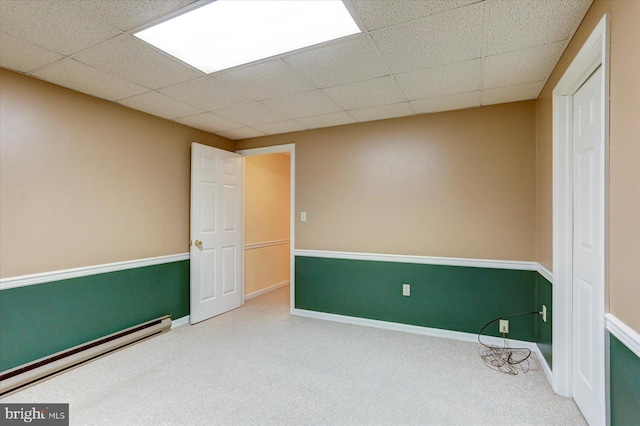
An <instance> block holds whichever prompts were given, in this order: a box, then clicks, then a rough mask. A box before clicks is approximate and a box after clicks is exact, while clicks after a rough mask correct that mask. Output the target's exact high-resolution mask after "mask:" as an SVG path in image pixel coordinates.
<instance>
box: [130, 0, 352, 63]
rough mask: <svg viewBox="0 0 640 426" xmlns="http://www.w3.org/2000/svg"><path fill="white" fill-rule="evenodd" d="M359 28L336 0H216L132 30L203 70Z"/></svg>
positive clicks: (330, 37)
mask: <svg viewBox="0 0 640 426" xmlns="http://www.w3.org/2000/svg"><path fill="white" fill-rule="evenodd" d="M359 32H361V31H360V29H359V28H358V25H356V23H355V22H354V21H353V18H352V17H351V14H349V11H348V10H347V8H346V7H345V5H344V4H343V3H342V1H340V0H217V1H215V2H212V3H209V4H206V5H205V6H202V7H199V8H197V9H194V10H192V11H190V12H187V13H184V14H182V15H179V16H177V17H175V18H173V19H170V20H168V21H165V22H162V23H160V24H157V25H155V26H153V27H150V28H147V29H146V30H142V31H140V32H138V33H136V34H134V35H135V36H136V37H138V38H140V39H142V40H144V41H146V42H147V43H149V44H151V45H153V46H155V47H157V48H158V49H160V50H163V51H165V52H167V53H168V54H170V55H172V56H175V57H176V58H178V59H180V60H182V61H184V62H186V63H187V64H189V65H191V66H193V67H195V68H197V69H199V70H201V71H203V72H205V73H207V74H208V73H212V72H215V71H220V70H224V69H227V68H232V67H235V66H238V65H242V64H247V63H249V62H253V61H257V60H259V59H264V58H269V57H271V56H275V55H279V54H282V53H286V52H291V51H293V50H296V49H301V48H303V47H307V46H312V45H314V44H318V43H323V42H326V41H329V40H335V39H337V38H340V37H345V36H348V35H351V34H356V33H359Z"/></svg>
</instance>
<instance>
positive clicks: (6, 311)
mask: <svg viewBox="0 0 640 426" xmlns="http://www.w3.org/2000/svg"><path fill="white" fill-rule="evenodd" d="M161 315H171V316H172V318H173V319H176V318H180V317H183V316H186V315H189V261H188V260H184V261H179V262H172V263H166V264H161V265H154V266H147V267H142V268H136V269H128V270H124V271H117V272H110V273H106V274H98V275H91V276H86V277H80V278H73V279H68V280H62V281H56V282H50V283H44V284H37V285H30V286H25V287H18V288H13V289H8V290H2V291H1V292H0V371H4V370H7V369H10V368H13V367H15V366H18V365H21V364H24V363H27V362H30V361H33V360H35V359H38V358H41V357H43V356H46V355H50V354H53V353H55V352H58V351H61V350H64V349H67V348H70V347H73V346H76V345H79V344H81V343H85V342H87V341H90V340H93V339H96V338H98V337H101V336H104V335H107V334H110V333H113V332H116V331H119V330H122V329H123V328H127V327H130V326H132V325H135V324H139V323H141V322H143V321H147V320H151V319H154V318H157V317H159V316H161Z"/></svg>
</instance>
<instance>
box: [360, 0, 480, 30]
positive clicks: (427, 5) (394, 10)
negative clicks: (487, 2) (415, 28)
mask: <svg viewBox="0 0 640 426" xmlns="http://www.w3.org/2000/svg"><path fill="white" fill-rule="evenodd" d="M477 1H478V0H449V1H442V0H421V1H416V0H393V1H389V0H351V3H352V4H353V7H354V9H355V10H356V12H357V13H358V16H359V17H360V19H362V22H363V23H364V24H365V26H366V27H367V29H368V30H370V31H371V30H376V29H379V28H384V27H388V26H391V25H395V24H400V23H402V22H407V21H413V20H415V19H419V18H422V17H425V16H429V15H435V14H436V13H441V12H446V11H447V10H451V9H457V8H459V7H462V6H466V5H469V4H472V3H476V2H477Z"/></svg>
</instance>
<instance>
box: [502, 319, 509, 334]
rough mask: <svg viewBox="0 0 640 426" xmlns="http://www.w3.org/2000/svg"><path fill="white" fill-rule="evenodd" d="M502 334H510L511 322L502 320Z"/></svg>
mask: <svg viewBox="0 0 640 426" xmlns="http://www.w3.org/2000/svg"><path fill="white" fill-rule="evenodd" d="M500 333H503V334H508V333H509V320H503V319H501V320H500Z"/></svg>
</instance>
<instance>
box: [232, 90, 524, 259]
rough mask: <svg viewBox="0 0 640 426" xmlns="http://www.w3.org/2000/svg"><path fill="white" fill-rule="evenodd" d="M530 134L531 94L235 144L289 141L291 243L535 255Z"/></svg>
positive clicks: (510, 256)
mask: <svg viewBox="0 0 640 426" xmlns="http://www.w3.org/2000/svg"><path fill="white" fill-rule="evenodd" d="M534 132H535V104H534V102H533V101H528V102H519V103H512V104H505V105H496V106H491V107H484V108H475V109H469V110H461V111H452V112H447V113H440V114H430V115H422V116H414V117H405V118H398V119H393V120H384V121H378V122H369V123H361V124H354V125H348V126H340V127H333V128H325V129H317V130H310V131H306V132H298V133H291V134H286V135H275V136H269V137H263V138H256V139H248V140H244V141H239V142H238V143H237V148H238V149H245V148H254V147H260V146H269V145H279V144H285V143H295V144H296V212H297V213H296V220H297V222H296V248H297V249H315V250H338V251H351V252H371V253H391V254H406V255H426V256H449V257H464V258H484V259H506V260H534V259H535V137H534ZM301 211H306V212H307V222H300V221H299V213H300V212H301Z"/></svg>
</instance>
